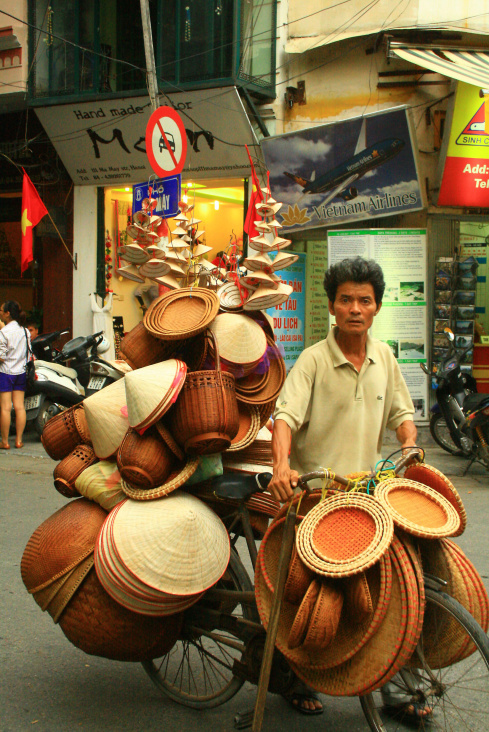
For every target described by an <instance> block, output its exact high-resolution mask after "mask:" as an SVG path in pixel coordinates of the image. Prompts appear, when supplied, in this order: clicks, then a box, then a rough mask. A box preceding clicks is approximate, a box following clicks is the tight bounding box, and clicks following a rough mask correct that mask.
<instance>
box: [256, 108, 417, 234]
mask: <svg viewBox="0 0 489 732" xmlns="http://www.w3.org/2000/svg"><path fill="white" fill-rule="evenodd" d="M261 146H262V148H263V151H264V155H265V161H266V165H267V168H268V170H269V171H270V186H271V190H272V192H273V197H274V198H275V199H276V200H277V201H282V202H283V206H282V208H281V210H280V212H279V215H278V218H279V220H280V222H281V223H282V225H283V226H284V227H285V229H286V230H289V231H292V230H301V229H312V228H318V227H323V226H332V225H336V224H341V223H343V222H346V221H356V220H365V219H373V218H376V219H377V218H379V216H392V215H393V214H401V213H407V212H408V211H418V210H420V209H422V208H423V207H424V201H423V198H422V193H421V190H422V189H421V186H420V183H419V177H418V171H417V164H416V159H415V154H414V150H415V149H416V146H415V145H413V135H412V132H411V125H410V120H409V117H408V113H407V110H406V108H401V109H396V110H393V111H387V112H381V113H380V114H371V115H365V116H363V117H357V118H354V119H349V120H345V121H342V122H333V123H330V124H326V125H319V126H318V127H310V128H308V129H306V130H301V131H299V132H291V133H288V134H286V135H279V136H277V137H267V138H265V139H264V140H262V141H261Z"/></svg>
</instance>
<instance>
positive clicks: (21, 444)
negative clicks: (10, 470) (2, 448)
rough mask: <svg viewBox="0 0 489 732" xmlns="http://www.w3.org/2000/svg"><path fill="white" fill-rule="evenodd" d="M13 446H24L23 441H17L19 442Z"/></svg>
mask: <svg viewBox="0 0 489 732" xmlns="http://www.w3.org/2000/svg"><path fill="white" fill-rule="evenodd" d="M15 447H17V448H19V447H24V443H23V442H19V444H18V445H17V444H16V445H15Z"/></svg>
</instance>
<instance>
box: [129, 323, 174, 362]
mask: <svg viewBox="0 0 489 732" xmlns="http://www.w3.org/2000/svg"><path fill="white" fill-rule="evenodd" d="M177 345H178V344H175V343H172V342H165V341H160V340H159V339H158V338H155V337H154V336H152V335H151V333H148V331H147V330H146V328H145V327H144V325H143V323H138V324H137V325H136V326H135V327H134V328H133V329H132V330H131V331H129V333H128V334H127V335H126V336H124V338H123V339H122V341H121V345H120V357H121V358H123V359H124V361H126V362H127V363H128V364H129V366H131V368H133V369H140V368H143V367H144V366H150V365H151V364H153V363H158V362H159V361H166V359H167V358H169V357H170V356H171V355H172V354H173V352H174V351H175V349H176V347H177Z"/></svg>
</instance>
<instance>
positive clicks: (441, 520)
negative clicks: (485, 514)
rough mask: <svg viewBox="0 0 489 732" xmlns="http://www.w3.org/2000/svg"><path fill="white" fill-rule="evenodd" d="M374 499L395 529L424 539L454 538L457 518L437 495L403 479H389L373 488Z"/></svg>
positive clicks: (453, 510) (459, 523)
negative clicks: (382, 508)
mask: <svg viewBox="0 0 489 732" xmlns="http://www.w3.org/2000/svg"><path fill="white" fill-rule="evenodd" d="M375 498H376V499H377V500H378V501H379V502H380V503H382V504H383V505H384V506H385V508H386V509H387V510H388V511H389V512H390V513H391V515H392V518H393V520H394V523H395V524H396V526H399V527H400V528H401V529H403V530H404V531H407V532H408V533H409V534H414V535H415V536H419V537H421V538H425V539H441V538H444V537H447V536H455V535H456V534H457V533H459V531H460V525H461V520H460V515H459V514H458V512H457V511H456V510H455V508H454V507H453V506H452V504H451V503H449V502H448V501H447V499H446V498H444V497H443V496H442V495H441V494H440V493H438V492H437V491H435V490H433V489H432V488H429V487H428V486H426V485H423V484H422V483H417V482H416V481H414V480H409V479H407V478H390V479H388V480H384V481H382V482H381V483H379V484H378V486H377V487H376V488H375Z"/></svg>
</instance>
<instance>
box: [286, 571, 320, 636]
mask: <svg viewBox="0 0 489 732" xmlns="http://www.w3.org/2000/svg"><path fill="white" fill-rule="evenodd" d="M320 589H321V583H320V582H319V580H313V581H312V582H310V583H309V587H308V588H307V590H306V593H305V595H304V597H303V598H302V602H301V604H300V606H299V609H298V610H297V612H296V615H295V618H294V622H293V623H292V627H291V629H290V633H289V637H288V640H287V645H288V647H289V648H290V650H291V651H293V650H294V649H296V648H299V647H300V646H302V645H303V643H304V640H305V637H306V634H307V630H308V627H309V618H310V617H311V615H312V612H313V610H314V606H315V604H316V601H317V599H318V597H319V591H320Z"/></svg>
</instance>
